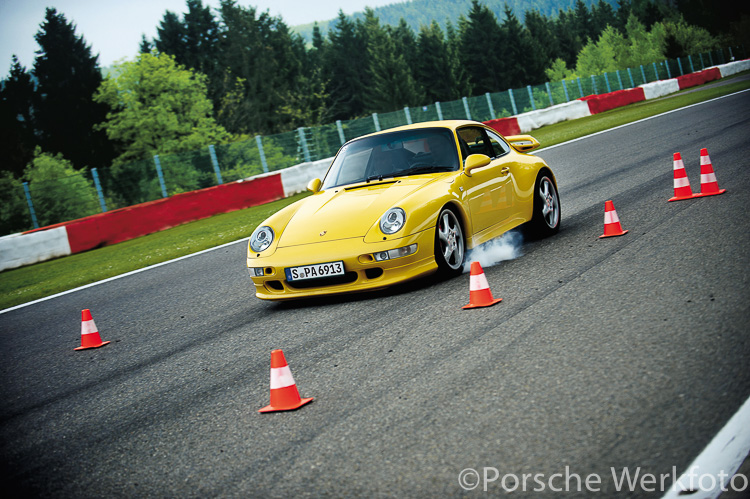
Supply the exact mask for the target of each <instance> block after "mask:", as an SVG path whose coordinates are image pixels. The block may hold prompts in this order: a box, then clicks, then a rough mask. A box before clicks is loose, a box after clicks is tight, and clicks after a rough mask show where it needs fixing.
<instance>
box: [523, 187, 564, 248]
mask: <svg viewBox="0 0 750 499" xmlns="http://www.w3.org/2000/svg"><path fill="white" fill-rule="evenodd" d="M529 226H530V227H529V228H530V229H531V233H532V235H533V236H535V237H540V238H541V237H547V236H551V235H553V234H555V233H557V231H559V230H560V197H559V196H558V194H557V187H555V183H554V182H553V181H552V179H551V178H550V176H549V174H548V173H545V172H542V173H540V174H539V177H538V178H537V179H536V185H535V186H534V215H533V216H532V218H531V222H530V223H529Z"/></svg>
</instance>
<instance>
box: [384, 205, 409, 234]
mask: <svg viewBox="0 0 750 499" xmlns="http://www.w3.org/2000/svg"><path fill="white" fill-rule="evenodd" d="M404 223H406V213H404V210H402V209H401V208H391V209H390V210H388V211H386V212H385V214H384V215H383V216H382V217H380V230H382V231H383V234H395V233H396V232H398V231H400V230H401V227H403V226H404Z"/></svg>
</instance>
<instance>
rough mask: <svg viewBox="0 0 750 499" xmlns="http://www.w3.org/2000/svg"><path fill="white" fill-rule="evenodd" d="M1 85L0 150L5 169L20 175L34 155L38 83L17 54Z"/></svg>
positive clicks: (3, 168) (17, 175) (18, 176)
mask: <svg viewBox="0 0 750 499" xmlns="http://www.w3.org/2000/svg"><path fill="white" fill-rule="evenodd" d="M1 87H2V88H0V151H3V156H4V158H3V162H2V170H3V171H8V172H11V173H12V174H13V175H14V176H15V177H16V178H20V177H21V175H22V174H23V171H24V168H26V165H27V164H28V163H29V161H31V159H32V158H33V157H34V145H35V142H36V137H35V136H34V123H33V118H34V115H33V112H34V110H33V107H32V100H33V97H34V83H33V82H32V81H31V75H30V74H29V73H28V72H27V71H26V68H25V67H23V66H22V65H21V63H20V62H19V61H18V58H17V57H16V56H15V55H13V59H12V64H11V67H10V74H9V75H8V78H7V79H6V80H5V81H4V82H3V84H2V86H1Z"/></svg>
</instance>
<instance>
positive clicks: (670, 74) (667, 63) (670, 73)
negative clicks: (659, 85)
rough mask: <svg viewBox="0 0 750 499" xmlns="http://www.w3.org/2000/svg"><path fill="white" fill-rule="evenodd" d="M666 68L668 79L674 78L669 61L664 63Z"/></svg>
mask: <svg viewBox="0 0 750 499" xmlns="http://www.w3.org/2000/svg"><path fill="white" fill-rule="evenodd" d="M664 66H665V67H666V68H667V79H668V80H669V79H671V78H672V72H671V71H670V70H669V59H667V60H665V61H664Z"/></svg>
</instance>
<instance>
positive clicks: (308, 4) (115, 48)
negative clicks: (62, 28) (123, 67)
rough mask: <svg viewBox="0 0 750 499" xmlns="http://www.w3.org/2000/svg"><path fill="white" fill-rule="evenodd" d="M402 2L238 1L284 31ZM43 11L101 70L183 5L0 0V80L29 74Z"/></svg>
mask: <svg viewBox="0 0 750 499" xmlns="http://www.w3.org/2000/svg"><path fill="white" fill-rule="evenodd" d="M400 1H403V0H306V1H300V0H238V1H237V4H238V5H242V6H254V7H257V8H258V11H259V12H262V11H265V10H268V11H269V12H270V13H271V15H273V16H281V17H282V18H283V20H284V22H285V23H286V24H287V25H288V26H296V25H299V24H307V23H311V22H313V21H327V20H329V19H333V18H335V17H336V16H337V15H338V11H339V9H341V10H343V11H344V13H345V14H348V15H351V14H353V13H354V12H359V11H362V10H364V8H365V6H369V7H373V8H374V7H380V6H382V5H388V4H391V3H398V2H400ZM203 5H210V6H212V7H218V5H219V0H203ZM47 7H54V8H56V9H57V11H58V12H61V13H63V14H65V18H66V19H67V20H68V21H69V22H72V23H74V24H75V25H76V34H77V35H79V36H80V35H83V37H84V39H85V40H86V42H87V43H88V44H89V46H90V47H91V51H92V53H94V54H97V53H98V54H99V64H100V66H102V67H106V66H109V65H111V64H112V63H113V62H114V61H116V60H119V59H122V58H123V57H126V58H128V59H132V58H133V57H134V56H135V54H136V53H137V52H138V46H139V44H140V41H141V34H145V35H146V36H147V37H148V38H149V39H152V38H153V37H154V36H156V26H157V25H158V24H159V21H161V19H162V17H163V16H164V12H165V11H167V10H171V11H172V12H175V13H178V14H182V13H183V12H184V11H185V10H187V7H186V2H185V0H0V78H5V77H6V76H7V75H8V72H9V70H10V63H11V56H12V55H13V54H16V55H17V56H18V59H19V60H20V61H21V64H23V65H24V66H26V68H27V69H31V67H32V65H33V64H34V51H35V50H37V49H38V48H39V46H38V45H37V43H36V40H34V35H35V34H36V32H37V31H38V30H39V25H40V24H41V23H42V22H43V21H44V13H45V9H46V8H47Z"/></svg>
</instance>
